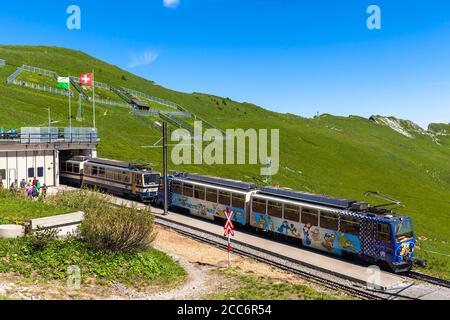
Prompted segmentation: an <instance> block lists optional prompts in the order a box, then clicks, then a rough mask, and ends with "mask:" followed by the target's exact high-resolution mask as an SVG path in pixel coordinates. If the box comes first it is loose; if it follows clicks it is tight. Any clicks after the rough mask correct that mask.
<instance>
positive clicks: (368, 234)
mask: <svg viewBox="0 0 450 320" xmlns="http://www.w3.org/2000/svg"><path fill="white" fill-rule="evenodd" d="M376 233H377V223H376V222H374V221H369V220H362V221H361V231H360V235H361V253H362V254H363V255H365V256H367V257H371V258H374V257H376V246H375V237H376Z"/></svg>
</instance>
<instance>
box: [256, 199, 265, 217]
mask: <svg viewBox="0 0 450 320" xmlns="http://www.w3.org/2000/svg"><path fill="white" fill-rule="evenodd" d="M252 211H253V212H257V213H261V214H266V213H267V201H266V200H264V199H257V198H253V201H252Z"/></svg>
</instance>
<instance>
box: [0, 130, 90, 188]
mask: <svg viewBox="0 0 450 320" xmlns="http://www.w3.org/2000/svg"><path fill="white" fill-rule="evenodd" d="M98 142H99V139H98V135H97V129H94V128H21V130H20V131H19V132H17V133H16V132H13V133H11V132H8V133H4V132H0V184H2V185H3V187H4V188H9V187H10V186H11V185H12V184H13V183H14V182H15V181H16V180H17V183H18V184H20V181H22V179H25V181H26V182H28V181H30V180H33V178H34V177H36V178H37V179H39V180H40V182H41V184H46V185H47V186H49V187H51V186H59V163H60V160H64V159H67V158H70V157H72V156H77V155H83V156H89V157H96V156H97V145H98Z"/></svg>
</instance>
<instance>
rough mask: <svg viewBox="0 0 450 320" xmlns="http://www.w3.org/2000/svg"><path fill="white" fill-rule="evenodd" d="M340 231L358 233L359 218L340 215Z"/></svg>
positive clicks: (356, 234)
mask: <svg viewBox="0 0 450 320" xmlns="http://www.w3.org/2000/svg"><path fill="white" fill-rule="evenodd" d="M340 231H341V232H343V233H348V234H353V235H355V236H358V235H359V220H358V219H356V218H352V217H344V216H341V226H340Z"/></svg>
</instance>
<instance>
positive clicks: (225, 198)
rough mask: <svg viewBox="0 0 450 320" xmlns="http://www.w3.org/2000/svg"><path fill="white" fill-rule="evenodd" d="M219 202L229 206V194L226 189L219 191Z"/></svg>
mask: <svg viewBox="0 0 450 320" xmlns="http://www.w3.org/2000/svg"><path fill="white" fill-rule="evenodd" d="M219 203H220V204H223V205H224V206H230V203H231V194H230V193H229V192H227V191H219Z"/></svg>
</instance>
